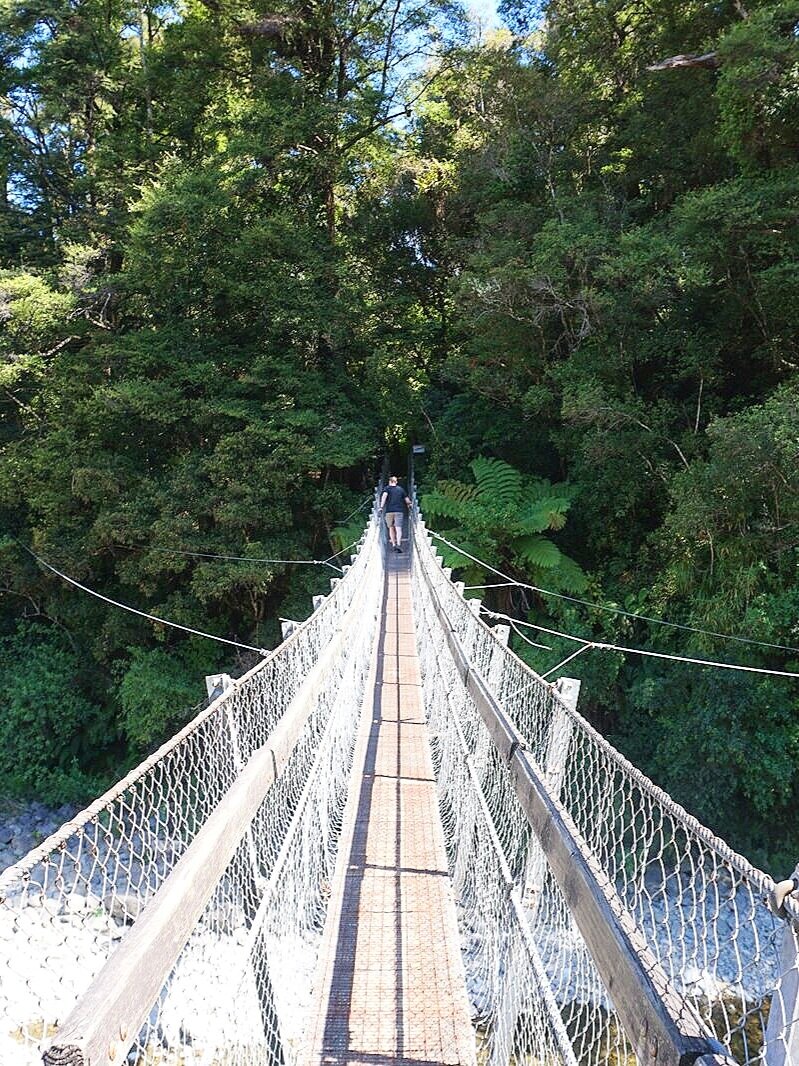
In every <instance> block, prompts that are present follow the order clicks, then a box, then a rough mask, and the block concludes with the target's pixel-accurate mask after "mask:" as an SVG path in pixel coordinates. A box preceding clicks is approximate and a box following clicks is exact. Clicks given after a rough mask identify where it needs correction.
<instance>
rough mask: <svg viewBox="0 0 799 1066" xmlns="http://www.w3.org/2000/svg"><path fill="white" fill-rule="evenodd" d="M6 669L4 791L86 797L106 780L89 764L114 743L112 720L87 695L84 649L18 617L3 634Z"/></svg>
mask: <svg viewBox="0 0 799 1066" xmlns="http://www.w3.org/2000/svg"><path fill="white" fill-rule="evenodd" d="M0 676H2V677H3V687H4V692H3V711H2V714H0V775H2V779H3V789H4V791H6V792H8V793H9V794H11V795H19V796H25V795H29V794H31V793H33V794H35V795H37V796H39V797H41V799H42V800H44V802H45V803H62V802H73V803H80V802H83V801H86V800H88V799H89V798H90V797H91V796H92V795H93V794H94V793H95V792H96V791H97V790H98V789H99V788H100V785H101V778H99V777H98V775H97V774H96V773H91V772H89V771H88V768H89V767H92V766H96V765H97V761H96V755H97V750H98V749H102V748H104V747H106V746H107V745H108V741H109V737H108V729H109V726H108V724H107V723H105V722H104V721H103V714H102V709H101V708H100V707H98V706H97V705H96V704H95V703H93V702H92V701H91V699H89V698H88V697H87V696H86V695H85V692H84V686H83V685H82V684H81V681H85V680H86V678H85V675H84V671H83V670H82V667H81V660H80V655H79V654H78V652H77V651H76V650H75V649H74V648H71V647H70V646H69V644H68V642H67V640H66V639H65V637H64V635H63V634H62V633H59V631H58V630H57V629H53V628H50V627H47V626H44V625H37V624H31V623H27V624H20V625H19V626H18V628H17V630H16V632H14V633H13V634H11V635H9V636H7V637H4V638H2V639H0Z"/></svg>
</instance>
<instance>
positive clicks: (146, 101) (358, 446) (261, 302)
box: [0, 0, 799, 876]
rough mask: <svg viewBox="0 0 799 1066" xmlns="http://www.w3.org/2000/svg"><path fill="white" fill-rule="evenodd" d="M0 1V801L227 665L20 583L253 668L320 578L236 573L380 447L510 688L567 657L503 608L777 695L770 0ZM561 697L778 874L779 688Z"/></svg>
mask: <svg viewBox="0 0 799 1066" xmlns="http://www.w3.org/2000/svg"><path fill="white" fill-rule="evenodd" d="M1 11H2V13H1V14H0V54H1V55H2V72H1V73H0V77H1V78H2V88H1V89H0V123H1V124H2V138H1V139H0V167H1V168H2V182H1V183H0V412H1V413H2V420H1V421H0V592H1V593H2V596H1V598H0V676H1V677H2V689H3V702H2V711H0V792H2V793H3V794H5V795H9V796H17V797H35V798H38V799H42V800H44V801H45V802H48V803H53V804H55V803H62V802H68V803H81V802H83V801H85V800H87V799H88V798H90V797H91V796H92V795H94V794H96V793H97V791H98V790H100V789H101V788H103V787H106V786H107V785H108V784H109V783H110V782H111V781H112V780H114V779H116V778H117V777H118V776H120V774H121V773H122V772H124V771H125V770H127V769H128V768H129V767H130V766H132V765H134V764H135V763H136V762H137V761H138V760H140V759H141V758H142V756H143V755H145V754H147V753H148V752H150V751H152V750H153V749H154V748H155V747H156V746H157V745H158V744H159V743H160V742H161V741H162V740H163V739H165V738H166V737H167V736H169V735H170V734H171V733H172V732H174V730H175V729H176V728H178V727H180V726H181V725H182V724H184V723H185V722H186V721H188V720H189V719H190V718H191V717H192V715H193V714H194V713H195V708H196V707H197V705H198V703H199V702H200V700H201V699H202V698H203V696H204V694H205V692H204V685H203V675H205V674H210V673H213V672H215V671H218V670H227V671H229V672H231V673H234V674H235V673H240V672H242V671H243V670H244V669H246V668H247V667H248V666H250V665H252V663H253V662H254V661H255V658H254V656H255V655H256V653H250V652H246V651H244V652H242V651H241V650H239V651H236V650H234V649H233V648H231V647H226V646H224V645H222V644H218V643H214V642H212V641H210V640H207V639H204V638H201V637H196V636H191V635H188V634H186V633H185V632H182V631H179V630H175V629H171V628H169V627H167V626H165V625H153V624H152V623H150V622H148V621H146V620H145V619H143V618H141V617H138V616H136V615H132V614H130V613H127V612H125V611H123V610H120V609H116V608H114V607H112V606H109V605H108V604H107V603H104V602H102V601H99V600H98V599H96V598H92V597H91V596H89V595H86V594H84V593H82V592H81V591H80V590H77V589H75V588H74V587H72V586H70V585H69V584H67V583H66V582H65V581H63V580H62V579H61V578H59V577H58V576H57V575H56V574H54V573H53V572H52V571H51V570H48V569H47V568H46V567H45V566H44V565H43V564H42V563H41V562H40V561H38V560H44V561H46V562H47V563H49V564H50V565H51V566H53V567H55V568H57V569H59V570H61V571H63V572H64V573H66V574H67V575H69V576H70V577H72V578H73V579H75V580H77V581H79V582H81V583H83V584H85V585H86V586H88V587H90V588H91V589H94V590H96V591H98V592H100V593H102V594H103V595H105V596H108V597H110V598H113V599H116V600H119V601H121V602H123V603H125V604H128V605H131V606H134V607H136V608H137V609H139V610H142V611H145V612H149V613H153V614H155V615H158V616H160V617H162V618H165V619H168V620H172V621H175V622H178V623H181V624H182V625H186V626H189V627H192V628H197V629H201V630H204V631H207V632H211V633H214V634H217V635H219V636H224V637H227V638H230V639H233V640H236V641H239V642H242V643H246V644H250V645H254V646H256V647H262V646H263V647H271V646H274V645H275V644H276V643H278V641H279V640H280V627H279V624H278V619H279V618H280V617H292V618H303V617H305V616H306V615H307V614H308V613H309V611H310V597H311V595H312V594H314V593H319V592H324V591H325V590H326V588H327V587H328V586H327V582H328V579H329V578H330V576H331V574H332V571H331V570H329V569H328V568H325V567H319V566H313V565H308V566H302V565H298V566H293V565H289V564H287V563H264V562H263V561H262V560H263V559H281V560H312V559H317V560H319V559H325V558H327V557H329V556H331V555H332V554H333V553H334V552H336V551H339V550H340V549H342V548H343V547H345V546H346V544H347V543H348V542H349V541H351V540H353V539H355V538H357V536H358V533H359V529H360V528H361V526H362V524H363V521H364V519H365V513H366V509H367V508H368V500H369V499H370V497H371V493H372V491H373V487H374V483H375V479H376V473H377V471H378V469H379V467H380V463H381V460H382V457H383V456H384V455H385V454H389V455H390V456H391V459H392V462H393V464H394V467H395V469H396V470H397V472H398V473H399V474H401V475H402V474H403V473H404V471H405V462H406V456H407V452H408V448H409V445H410V444H412V443H418V444H422V445H424V447H425V449H426V454H425V457H424V459H423V460H421V461H420V462H419V463H418V464H417V480H418V483H419V490H420V495H421V497H422V502H423V506H424V509H425V513H426V517H427V520H428V524H429V526H430V527H431V528H433V529H436V530H438V531H440V532H441V533H442V534H443V535H444V536H446V537H447V538H448V539H450V540H451V541H452V542H453V543H454V544H456V545H458V546H460V547H461V548H462V549H464V550H466V551H468V552H469V554H470V555H472V556H474V557H475V558H477V559H480V560H483V561H485V562H488V563H489V564H490V566H492V567H494V568H496V569H498V570H500V571H501V572H502V573H503V574H507V575H509V576H510V577H511V578H512V579H513V580H514V581H519V582H522V583H523V584H526V585H534V586H536V588H537V589H539V590H541V591H535V590H534V589H530V588H523V587H518V586H515V585H512V584H506V585H504V586H502V587H498V588H496V589H493V590H492V589H488V590H485V591H483V592H482V593H478V594H480V595H482V596H483V597H484V602H485V603H486V604H487V605H488V606H489V607H492V608H493V609H495V610H496V611H497V612H502V613H505V614H508V615H510V616H511V617H513V618H514V619H516V620H518V622H519V623H520V624H519V625H518V626H517V628H516V631H515V633H514V635H513V638H512V639H513V645H514V648H515V649H516V650H517V652H518V653H519V654H520V655H522V656H524V657H525V658H526V659H527V660H528V661H529V662H530V663H531V664H532V665H533V666H534V667H535V668H536V669H537V670H539V671H541V672H544V671H546V670H548V669H550V668H551V667H552V666H554V665H555V664H557V663H558V662H559V661H560V660H562V659H564V658H565V657H566V656H567V655H568V654H570V652H571V651H572V650H574V645H573V644H570V643H568V642H567V641H565V640H562V639H561V638H558V637H554V638H552V637H550V638H547V640H546V641H544V640H542V638H541V636H540V635H539V634H538V631H536V630H532V629H524V628H522V626H521V623H528V624H531V625H539V626H544V627H548V628H551V629H554V630H556V631H558V632H564V633H567V634H573V635H576V636H579V637H583V638H585V639H588V640H594V641H600V642H604V643H610V644H614V645H621V646H626V647H633V648H642V649H652V650H656V651H659V652H662V653H665V654H671V655H676V656H680V657H683V658H686V657H687V658H695V659H704V660H714V661H723V662H726V663H736V664H742V665H749V666H754V667H758V668H761V669H771V670H775V671H785V672H787V673H790V672H796V671H799V650H797V649H798V648H799V570H798V569H797V563H798V562H799V554H797V551H798V549H799V369H798V361H799V0H785V2H778V3H771V2H760V0H549V2H545V3H543V4H539V3H537V2H534V0H501V3H500V6H499V11H498V13H497V14H496V17H494V16H493V15H491V14H489V17H488V18H487V19H486V18H485V17H482V18H481V17H480V16H478V15H477V14H476V13H475V12H474V11H470V10H469V9H467V8H464V7H462V6H461V5H460V3H459V2H458V0H165V2H163V3H159V2H148V0H3V5H2V9H1ZM362 505H363V506H362ZM359 508H360V510H359ZM445 550H446V551H448V552H449V553H450V558H449V561H450V562H451V563H453V564H454V565H455V566H456V567H458V571H457V575H458V576H460V577H461V578H463V579H464V580H465V581H466V583H467V584H471V585H485V584H492V583H497V584H499V581H500V579H499V578H497V577H496V576H494V575H493V573H492V571H491V570H489V569H487V568H485V567H482V566H480V565H478V564H477V563H475V562H473V561H472V560H471V559H469V558H467V557H465V556H462V555H459V554H458V553H457V552H456V551H454V550H453V549H445ZM32 552H33V553H35V555H34V554H31V553H32ZM217 555H233V556H236V557H237V558H236V559H219V558H214V556H217ZM36 557H38V560H37V558H36ZM553 594H557V595H553ZM664 623H669V624H664ZM525 636H527V637H529V638H530V639H532V640H533V642H534V643H537V644H539V645H540V644H542V643H546V647H543V648H542V647H534V646H533V644H531V643H529V641H528V640H527V639H525ZM567 672H568V673H570V674H572V675H573V676H576V677H579V678H581V679H582V682H583V686H582V695H581V702H580V707H581V710H582V712H583V714H585V715H586V717H588V719H589V720H590V721H591V722H592V723H593V724H594V725H596V726H597V728H599V729H600V730H601V732H602V733H603V734H604V735H605V736H607V737H608V738H609V739H611V740H612V742H613V743H614V744H616V745H617V746H618V747H619V748H620V749H621V750H622V751H623V752H624V753H625V754H626V755H628V757H629V758H630V759H632V760H633V761H634V762H635V763H636V764H637V765H639V766H640V767H641V768H642V769H644V770H645V771H646V772H647V773H648V774H649V775H650V776H651V777H653V779H654V780H655V781H656V782H657V783H658V784H660V785H662V786H663V787H664V788H666V789H668V790H669V791H670V792H671V793H672V794H673V795H674V797H675V798H676V799H677V800H679V801H680V802H681V803H683V804H684V805H685V806H686V807H687V808H688V809H689V810H690V811H691V812H692V813H693V814H695V815H696V816H697V817H699V818H700V819H701V820H703V821H704V822H706V823H707V824H708V825H709V826H710V827H711V828H713V829H714V830H715V831H717V832H720V833H722V834H723V835H724V836H725V837H726V838H727V839H728V840H729V841H730V843H731V844H733V845H734V846H735V847H736V848H738V849H740V850H742V851H744V852H745V853H746V854H747V855H748V856H749V857H750V858H751V859H753V860H754V861H757V862H759V863H762V864H766V867H767V868H768V869H769V870H770V871H771V872H774V873H777V874H779V875H780V876H785V874H786V873H787V872H789V871H790V869H792V868H793V865H794V863H795V862H796V860H797V859H799V822H798V821H797V819H796V810H797V803H798V802H799V681H797V679H796V678H791V677H780V676H778V675H774V674H758V673H752V672H740V671H733V670H724V669H719V668H712V667H702V666H698V665H695V664H688V663H684V662H679V661H670V660H666V659H658V658H652V657H646V658H645V657H640V656H636V655H632V654H626V653H619V652H613V651H606V650H590V651H587V652H586V653H585V654H582V655H580V656H579V657H577V658H576V659H575V660H574V661H573V663H571V664H570V665H569V668H568V671H567Z"/></svg>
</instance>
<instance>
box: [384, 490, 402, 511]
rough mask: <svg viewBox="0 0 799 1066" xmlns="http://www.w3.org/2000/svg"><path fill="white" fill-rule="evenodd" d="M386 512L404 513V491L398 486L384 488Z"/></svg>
mask: <svg viewBox="0 0 799 1066" xmlns="http://www.w3.org/2000/svg"><path fill="white" fill-rule="evenodd" d="M386 511H387V512H388V511H403V512H404V511H405V489H403V488H401V487H400V486H399V485H387V486H386Z"/></svg>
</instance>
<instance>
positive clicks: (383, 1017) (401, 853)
mask: <svg viewBox="0 0 799 1066" xmlns="http://www.w3.org/2000/svg"><path fill="white" fill-rule="evenodd" d="M410 566H411V562H410V559H409V557H408V555H396V554H394V553H390V554H389V555H388V556H387V558H386V574H385V588H384V596H383V609H382V621H381V626H380V632H379V637H378V641H377V646H376V649H375V656H374V664H373V671H374V695H373V696H372V697H371V698H370V699H369V701H368V705H367V706H365V707H364V714H363V718H362V722H361V727H360V732H359V740H358V745H357V748H356V751H355V760H354V765H353V776H352V783H351V785H350V795H349V798H348V801H347V808H346V811H345V816H344V817H345V821H344V827H343V830H342V835H341V845H340V852H339V860H338V865H337V868H336V873H335V878H334V882H333V886H332V898H331V902H330V909H329V913H328V919H327V924H326V926H325V934H324V943H323V947H322V954H321V958H320V963H319V967H318V971H317V981H316V987H317V989H318V990H319V991H318V994H317V998H316V1003H315V1013H314V1016H313V1017H312V1019H311V1022H310V1025H309V1042H308V1056H307V1060H306V1061H307V1062H308V1063H309V1064H310V1063H313V1064H317V1063H326V1064H344V1063H348V1064H349V1063H351V1064H356V1063H363V1064H371V1063H385V1062H398V1063H406V1064H408V1066H410V1064H414V1066H433V1064H436V1066H439V1064H447V1066H457V1064H464V1066H466V1064H471V1066H473V1064H474V1062H475V1043H474V1035H473V1031H472V1027H471V1024H470V1019H469V1005H468V1001H467V996H466V988H465V981H464V972H463V964H462V961H461V956H460V949H459V936H458V929H457V919H456V915H455V907H454V903H453V899H452V888H451V884H450V880H449V875H448V870H447V861H446V854H445V850H444V835H443V831H442V828H441V821H440V817H439V812H438V803H437V800H436V791H435V780H434V777H433V766H432V761H431V757H430V747H429V741H428V736H427V725H426V722H425V717H424V710H423V706H422V696H421V678H420V675H419V662H418V658H417V655H416V644H415V636H414V623H413V610H412V603H411V581H410ZM369 712H371V713H369Z"/></svg>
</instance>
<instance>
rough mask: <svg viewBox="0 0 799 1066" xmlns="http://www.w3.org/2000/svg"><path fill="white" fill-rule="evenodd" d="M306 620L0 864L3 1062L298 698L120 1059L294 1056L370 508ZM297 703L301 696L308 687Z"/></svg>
mask: <svg viewBox="0 0 799 1066" xmlns="http://www.w3.org/2000/svg"><path fill="white" fill-rule="evenodd" d="M352 559H353V561H352V565H351V567H349V568H346V571H345V574H344V577H343V578H341V579H334V581H333V582H332V583H331V584H332V585H333V588H332V591H331V593H330V595H329V596H327V597H326V598H325V599H324V601H323V603H322V604H321V605H320V607H319V608H318V610H316V611H315V612H314V613H313V614H312V615H311V616H310V618H309V619H308V620H307V621H306V622H305V623H303V624H302V625H301V626H300V627H299V628H298V629H296V630H295V631H294V632H293V633H292V634H291V636H290V637H289V638H288V639H287V640H286V641H284V642H283V644H281V645H280V646H279V647H278V648H277V649H276V650H275V651H274V652H272V653H270V654H269V655H268V656H267V657H266V658H265V659H264V660H263V661H262V662H261V663H259V664H258V665H257V666H256V667H255V668H254V669H252V670H251V671H250V672H249V673H248V674H246V675H245V676H244V677H242V678H240V679H238V680H237V681H235V682H233V683H232V685H231V687H230V688H228V690H227V691H225V692H224V693H223V694H222V695H221V696H220V697H219V698H217V699H215V700H214V701H213V702H212V703H211V704H210V705H209V706H208V707H207V708H206V709H205V710H204V711H202V712H201V713H200V714H199V715H198V716H197V717H196V718H195V719H194V720H193V721H192V722H191V723H190V724H189V725H188V726H187V727H186V728H185V729H183V730H182V731H181V732H180V733H178V734H177V735H176V736H175V737H174V738H173V739H172V740H171V741H169V742H168V743H167V744H165V745H164V746H163V747H162V748H161V749H160V750H159V751H158V752H156V753H155V754H154V755H153V756H152V757H151V758H149V759H148V760H146V761H145V762H144V763H142V765H141V766H139V767H138V768H137V769H136V770H135V771H133V772H132V773H131V774H130V775H129V776H128V777H126V778H125V779H124V780H123V781H121V782H120V783H119V784H118V785H117V786H116V787H115V788H114V789H112V790H111V791H109V792H108V793H107V794H106V795H105V796H103V797H102V798H101V799H100V800H98V801H97V802H96V803H94V804H93V805H92V806H91V807H89V808H87V810H85V811H84V812H82V813H81V814H80V815H78V816H77V817H76V818H75V819H74V820H73V821H72V822H70V823H67V824H66V825H65V826H63V827H62V829H61V830H59V831H58V832H57V833H56V834H55V835H54V836H52V837H50V838H49V839H48V840H47V841H45V842H44V844H43V845H42V846H41V847H39V848H37V849H36V850H34V851H33V852H31V853H30V854H29V855H28V856H27V857H26V858H25V859H23V860H22V861H21V862H19V863H17V864H16V865H15V866H12V867H10V868H9V869H8V870H6V871H5V872H4V873H3V874H2V875H0V950H2V953H3V954H4V955H6V956H7V957H8V969H7V970H6V971H5V972H4V974H3V978H2V981H1V982H0V1062H2V1063H9V1064H11V1063H13V1064H14V1066H17V1064H19V1066H26V1064H28V1063H31V1064H33V1063H40V1062H41V1055H42V1052H43V1050H44V1049H45V1048H47V1047H48V1046H49V1044H50V1042H51V1039H52V1037H53V1035H54V1034H55V1032H56V1030H57V1028H58V1026H59V1025H61V1024H63V1022H64V1019H65V1017H66V1016H67V1015H68V1014H69V1013H70V1011H71V1010H72V1009H73V1008H74V1007H75V1004H76V1003H77V1002H78V1001H79V1000H80V999H81V997H82V996H83V995H84V994H85V992H86V990H87V988H88V987H89V986H90V984H91V982H92V980H93V979H94V978H95V977H96V975H97V974H98V973H99V972H100V970H101V969H102V967H103V966H104V965H105V964H106V962H107V961H108V960H109V959H110V958H111V957H112V955H113V954H114V953H115V952H116V951H117V950H118V948H119V947H120V946H121V945H123V944H124V942H125V937H126V936H127V935H128V933H129V931H130V929H131V928H135V922H136V920H137V918H138V917H139V915H140V913H141V912H142V911H143V910H144V909H145V908H146V906H147V904H148V902H150V901H151V900H152V899H153V897H154V896H155V895H156V893H157V892H158V890H159V888H160V887H161V886H162V885H163V884H164V881H165V880H166V879H167V877H168V876H169V875H170V874H171V872H172V871H173V870H174V869H175V867H176V865H177V864H178V862H179V861H180V859H181V858H182V857H183V856H184V855H186V853H187V851H188V849H189V848H190V845H191V844H192V842H193V841H194V840H195V839H196V838H197V836H198V833H199V831H200V830H201V828H202V827H203V825H204V824H205V823H206V821H207V819H208V817H209V815H210V814H211V812H212V811H214V809H215V808H217V806H218V804H219V803H220V801H221V800H222V799H223V797H224V796H225V794H226V793H227V792H228V790H229V789H230V788H231V786H232V785H233V784H234V782H235V781H236V779H237V778H238V777H239V775H240V771H241V768H242V767H243V766H244V765H246V764H247V762H248V760H249V759H250V758H251V756H253V755H254V753H256V752H257V751H258V749H261V748H262V747H263V746H264V745H265V744H266V742H267V739H268V738H269V737H270V735H272V734H273V730H274V729H275V726H276V724H277V723H278V721H279V720H280V719H281V718H283V716H284V715H286V712H287V711H290V710H291V708H292V707H293V706H294V703H295V702H296V701H298V700H301V699H302V696H303V692H304V691H305V690H304V688H303V686H304V684H305V683H306V680H307V678H308V677H309V676H314V685H313V692H312V696H311V698H310V703H309V706H310V709H309V710H308V712H307V715H306V717H305V719H304V724H303V725H302V728H301V730H300V733H299V736H298V738H297V741H296V743H295V744H294V746H293V749H292V751H291V754H290V755H289V757H288V761H287V762H286V764H285V766H284V768H283V770H282V773H281V774H280V776H278V777H277V779H276V780H275V782H274V784H272V786H271V787H270V788H269V789H268V791H266V794H265V797H264V798H263V800H262V802H261V803H260V806H259V807H258V809H257V812H256V814H255V816H254V817H253V818H252V820H251V822H250V823H249V825H248V827H247V828H246V831H245V832H244V833H243V836H242V837H241V839H240V842H239V843H238V845H237V847H236V849H235V853H234V854H233V857H232V859H231V860H230V862H229V864H228V865H227V868H226V869H225V870H224V873H223V874H222V876H221V877H219V879H218V881H217V883H216V885H215V887H214V889H213V892H212V895H211V898H210V899H209V900H208V902H207V904H206V906H205V909H204V911H203V913H202V915H201V917H200V920H199V922H198V923H197V924H196V926H195V928H194V931H193V932H192V934H191V936H190V938H189V940H188V942H187V943H186V945H185V947H184V949H183V951H182V952H181V954H180V956H179V958H178V960H177V963H176V964H175V965H174V967H173V968H172V969H171V972H169V974H168V976H167V977H166V979H165V981H164V983H163V987H162V988H161V992H160V994H159V995H158V997H157V998H156V1000H155V1002H154V1003H153V1005H152V1009H151V1011H150V1014H149V1017H148V1018H147V1020H146V1022H145V1024H144V1025H143V1026H142V1028H141V1030H140V1031H139V1032H138V1033H136V1032H132V1033H130V1034H125V1033H122V1034H119V1038H120V1040H121V1041H122V1042H123V1043H124V1044H125V1047H126V1049H129V1050H128V1051H127V1058H126V1060H125V1061H127V1062H128V1063H130V1064H134V1063H135V1064H141V1066H144V1064H148V1066H149V1064H153V1066H155V1064H156V1063H158V1064H164V1066H166V1064H175V1066H178V1064H181V1066H186V1064H189V1063H192V1064H193V1063H209V1064H210V1063H217V1064H220V1066H221V1064H222V1063H224V1064H226V1066H227V1064H230V1066H234V1064H237V1063H247V1064H256V1063H257V1064H260V1063H282V1062H289V1061H292V1059H293V1058H294V1056H295V1054H296V1049H297V1047H298V1044H299V1041H300V1038H301V1033H302V1020H303V1019H304V1016H305V1013H306V1010H307V999H308V996H309V990H310V985H311V979H312V975H313V969H314V963H315V955H316V952H317V950H318V946H319V942H320V939H321V931H322V928H323V925H324V915H325V911H326V905H327V898H328V895H329V883H330V879H331V878H332V873H333V867H334V863H335V853H336V845H337V840H338V835H339V830H340V821H341V812H342V810H343V806H344V802H345V799H346V791H347V782H348V777H349V773H350V769H351V763H352V752H353V747H354V736H355V730H356V728H357V721H358V711H359V708H360V706H361V702H362V698H363V690H364V685H365V682H366V677H367V673H368V669H369V663H370V657H371V652H372V646H373V642H374V639H375V627H376V624H377V619H378V612H379V605H380V591H381V581H380V575H381V571H382V558H381V552H380V550H379V529H378V525H377V521H376V517H375V516H373V517H372V519H371V521H370V523H369V524H368V526H367V528H366V531H365V533H364V536H363V538H362V540H361V543H360V545H359V546H358V550H357V552H356V554H354V555H353V557H352ZM306 702H308V701H306Z"/></svg>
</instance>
